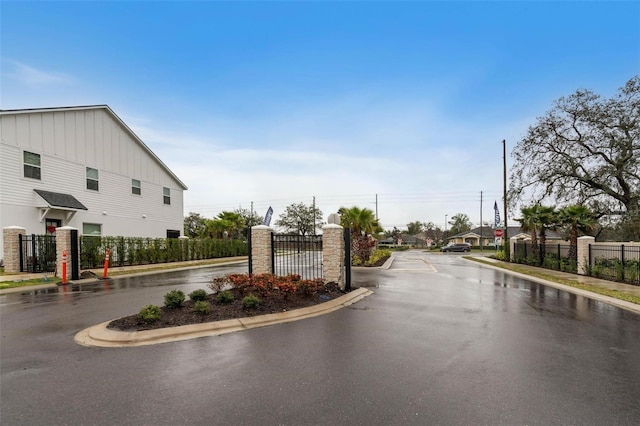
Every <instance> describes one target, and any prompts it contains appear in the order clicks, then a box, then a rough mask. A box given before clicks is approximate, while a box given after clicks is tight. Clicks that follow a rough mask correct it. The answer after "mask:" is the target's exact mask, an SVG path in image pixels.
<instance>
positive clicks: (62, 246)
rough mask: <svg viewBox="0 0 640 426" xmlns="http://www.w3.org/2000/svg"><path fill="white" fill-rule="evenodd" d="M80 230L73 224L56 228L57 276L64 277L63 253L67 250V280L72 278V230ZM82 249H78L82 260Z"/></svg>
mask: <svg viewBox="0 0 640 426" xmlns="http://www.w3.org/2000/svg"><path fill="white" fill-rule="evenodd" d="M74 230H76V231H77V230H78V228H74V227H73V226H62V227H60V228H56V277H58V278H60V279H62V254H63V253H64V252H65V251H66V252H67V280H69V279H71V262H72V259H71V231H74ZM78 244H80V243H79V242H78ZM79 256H80V250H78V259H76V262H80V258H79Z"/></svg>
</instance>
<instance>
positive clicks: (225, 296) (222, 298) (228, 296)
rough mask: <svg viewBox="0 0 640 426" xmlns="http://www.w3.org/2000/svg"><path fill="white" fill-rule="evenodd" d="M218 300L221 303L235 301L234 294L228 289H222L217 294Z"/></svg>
mask: <svg viewBox="0 0 640 426" xmlns="http://www.w3.org/2000/svg"><path fill="white" fill-rule="evenodd" d="M216 300H217V301H218V302H220V303H231V302H233V294H232V293H231V292H230V291H227V290H224V291H221V292H220V293H218V295H217V296H216Z"/></svg>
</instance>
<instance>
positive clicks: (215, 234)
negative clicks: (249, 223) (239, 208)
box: [205, 211, 245, 239]
mask: <svg viewBox="0 0 640 426" xmlns="http://www.w3.org/2000/svg"><path fill="white" fill-rule="evenodd" d="M244 228H245V224H244V219H243V218H242V216H240V215H239V214H238V213H235V212H230V211H223V212H221V213H218V216H216V217H214V218H213V219H208V220H207V222H206V232H205V234H206V236H208V237H209V238H236V239H241V238H242V235H243V234H242V231H243V230H244Z"/></svg>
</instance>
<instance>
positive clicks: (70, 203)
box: [34, 189, 88, 210]
mask: <svg viewBox="0 0 640 426" xmlns="http://www.w3.org/2000/svg"><path fill="white" fill-rule="evenodd" d="M34 191H35V192H36V194H38V195H39V196H41V197H42V198H43V199H44V200H45V201H46V202H47V204H49V207H51V208H56V207H59V208H65V209H76V210H88V209H87V208H86V207H85V206H84V205H83V204H82V203H81V202H80V201H78V200H77V199H76V197H74V196H73V195H69V194H61V193H59V192H51V191H43V190H41V189H34Z"/></svg>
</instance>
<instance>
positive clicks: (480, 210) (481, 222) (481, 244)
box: [480, 191, 482, 251]
mask: <svg viewBox="0 0 640 426" xmlns="http://www.w3.org/2000/svg"><path fill="white" fill-rule="evenodd" d="M480 251H482V191H480Z"/></svg>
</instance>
